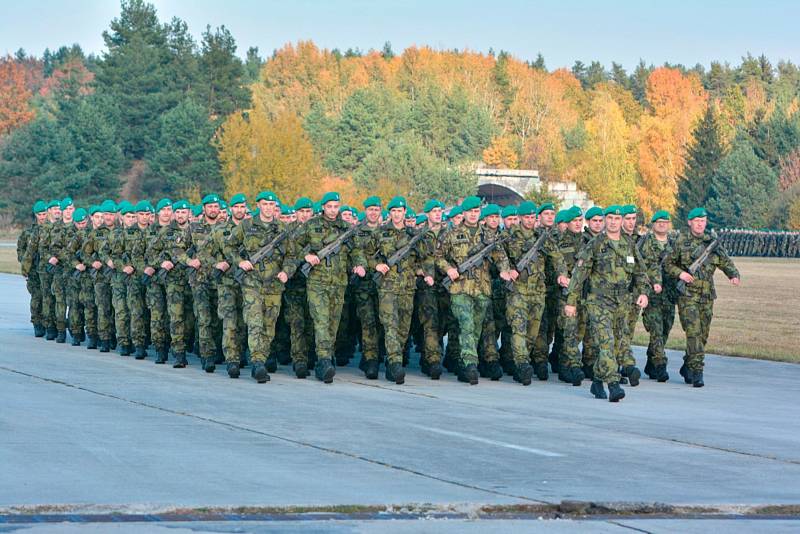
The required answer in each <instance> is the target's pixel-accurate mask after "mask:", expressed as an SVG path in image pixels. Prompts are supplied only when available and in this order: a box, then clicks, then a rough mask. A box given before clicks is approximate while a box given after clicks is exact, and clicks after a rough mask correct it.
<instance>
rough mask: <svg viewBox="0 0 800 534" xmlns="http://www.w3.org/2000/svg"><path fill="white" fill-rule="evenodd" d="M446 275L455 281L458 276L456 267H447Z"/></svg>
mask: <svg viewBox="0 0 800 534" xmlns="http://www.w3.org/2000/svg"><path fill="white" fill-rule="evenodd" d="M447 276H448V278H450V280H452V281H453V282H455V281H456V280H458V276H459V274H458V269H456V268H455V267H450V268H449V269H447Z"/></svg>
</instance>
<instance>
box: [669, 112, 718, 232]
mask: <svg viewBox="0 0 800 534" xmlns="http://www.w3.org/2000/svg"><path fill="white" fill-rule="evenodd" d="M692 137H693V138H694V143H693V144H692V145H691V146H690V147H689V150H688V156H687V158H686V170H685V171H684V173H683V176H682V179H681V180H680V181H679V182H678V207H677V213H676V214H675V215H676V217H675V219H676V221H677V222H678V223H680V224H684V223H685V221H686V216H687V215H688V214H689V211H691V210H692V209H693V208H696V207H698V206H703V205H704V204H705V203H706V201H707V199H708V192H709V188H710V187H711V177H712V175H713V174H714V172H715V171H716V169H717V167H718V166H719V163H720V161H721V160H722V158H723V156H724V154H723V149H722V143H721V141H720V137H719V121H718V119H717V115H716V112H715V111H714V106H713V105H710V106H708V107H707V108H706V112H705V114H704V115H703V118H702V119H700V122H698V123H697V126H696V127H695V129H694V131H693V132H692Z"/></svg>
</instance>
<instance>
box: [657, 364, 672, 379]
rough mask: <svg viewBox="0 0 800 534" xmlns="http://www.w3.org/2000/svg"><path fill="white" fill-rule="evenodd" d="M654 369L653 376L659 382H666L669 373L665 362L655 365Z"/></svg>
mask: <svg viewBox="0 0 800 534" xmlns="http://www.w3.org/2000/svg"><path fill="white" fill-rule="evenodd" d="M655 369H656V371H655V378H656V379H657V380H658V381H659V382H666V381H667V380H669V373H668V372H667V364H664V363H662V364H661V365H657V366H656V368H655Z"/></svg>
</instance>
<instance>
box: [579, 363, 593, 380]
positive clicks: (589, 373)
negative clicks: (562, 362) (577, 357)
mask: <svg viewBox="0 0 800 534" xmlns="http://www.w3.org/2000/svg"><path fill="white" fill-rule="evenodd" d="M582 369H583V375H584V376H585V377H586V378H588V379H589V380H594V367H593V366H591V365H584V366H583V367H582Z"/></svg>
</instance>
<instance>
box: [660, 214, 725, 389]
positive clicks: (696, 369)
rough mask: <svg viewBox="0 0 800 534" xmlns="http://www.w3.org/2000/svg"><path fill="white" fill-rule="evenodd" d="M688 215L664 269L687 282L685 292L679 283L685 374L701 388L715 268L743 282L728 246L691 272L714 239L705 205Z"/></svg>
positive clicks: (679, 311)
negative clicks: (690, 268)
mask: <svg viewBox="0 0 800 534" xmlns="http://www.w3.org/2000/svg"><path fill="white" fill-rule="evenodd" d="M687 218H688V221H689V223H688V224H689V230H688V232H685V233H683V232H681V234H680V235H679V236H678V238H677V239H676V241H675V245H674V247H673V250H672V253H671V254H669V255H668V256H667V257H666V260H665V262H664V270H665V271H666V273H667V274H668V275H669V276H672V277H673V278H678V279H680V281H681V282H683V284H685V290H684V291H683V292H681V285H682V284H680V283H679V284H678V315H679V317H680V320H681V326H682V327H683V330H684V332H686V356H685V357H684V364H683V366H682V367H681V375H682V376H683V377H684V380H685V381H686V383H687V384H692V385H693V386H694V387H696V388H700V387H703V386H704V385H705V383H704V381H703V367H704V360H705V344H706V341H707V340H708V332H709V328H710V326H711V319H712V317H713V314H714V299H716V296H717V294H716V291H715V289H714V271H715V270H717V269H720V270H721V271H722V272H723V273H725V276H727V277H728V279H730V281H731V284H733V285H734V286H738V285H739V271H738V270H737V269H736V266H735V265H734V264H733V261H732V260H731V259H730V258H729V257H728V254H727V252H725V249H722V248H719V247H717V248H716V249H714V250H713V252H712V253H711V255H710V256H709V257H708V260H707V261H706V262H705V263H704V264H703V265H701V266H700V267H699V269H698V270H697V271H696V272H695V273H694V274H691V273H689V267H690V266H691V264H692V263H693V262H694V261H695V260H696V259H697V258H698V256H700V255H702V254H703V251H704V250H705V249H706V248H707V247H708V246H709V244H710V243H711V242H712V241H713V240H714V238H713V237H712V236H711V235H709V234H708V233H706V225H707V224H708V213H707V212H706V210H705V208H694V209H693V210H691V211H690V212H689V215H688V217H687Z"/></svg>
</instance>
